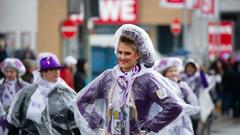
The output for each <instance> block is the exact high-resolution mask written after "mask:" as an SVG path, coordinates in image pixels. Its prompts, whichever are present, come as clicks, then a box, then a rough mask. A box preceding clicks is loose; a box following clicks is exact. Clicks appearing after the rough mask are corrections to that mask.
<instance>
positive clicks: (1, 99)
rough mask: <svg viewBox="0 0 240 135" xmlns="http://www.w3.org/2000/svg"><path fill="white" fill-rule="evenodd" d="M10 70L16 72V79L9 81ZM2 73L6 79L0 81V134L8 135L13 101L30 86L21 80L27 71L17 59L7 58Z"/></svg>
mask: <svg viewBox="0 0 240 135" xmlns="http://www.w3.org/2000/svg"><path fill="white" fill-rule="evenodd" d="M8 68H11V69H14V70H15V71H16V76H15V77H14V78H11V79H9V78H8V77H7V76H6V75H7V69H8ZM1 71H2V73H3V74H4V75H5V77H4V79H2V80H1V81H0V83H1V84H0V104H1V105H0V110H1V114H0V134H1V135H5V134H7V133H8V128H9V127H10V125H9V124H8V122H7V114H8V112H9V107H10V105H11V103H12V100H13V98H14V97H15V95H16V93H17V92H19V91H20V90H21V89H22V88H23V87H24V86H26V85H28V83H27V82H25V81H23V80H21V79H20V76H22V75H23V74H24V73H25V71H26V69H25V67H24V65H23V63H22V62H21V61H20V60H19V59H17V58H6V59H5V60H4V61H3V63H2V67H1Z"/></svg>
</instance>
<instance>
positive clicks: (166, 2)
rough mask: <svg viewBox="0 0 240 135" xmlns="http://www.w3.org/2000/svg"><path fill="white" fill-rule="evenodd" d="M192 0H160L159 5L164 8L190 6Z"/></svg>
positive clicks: (191, 5)
mask: <svg viewBox="0 0 240 135" xmlns="http://www.w3.org/2000/svg"><path fill="white" fill-rule="evenodd" d="M193 4H194V2H193V0H160V5H161V6H162V7H166V8H177V9H183V8H192V7H193Z"/></svg>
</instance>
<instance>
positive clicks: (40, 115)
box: [7, 53, 77, 135]
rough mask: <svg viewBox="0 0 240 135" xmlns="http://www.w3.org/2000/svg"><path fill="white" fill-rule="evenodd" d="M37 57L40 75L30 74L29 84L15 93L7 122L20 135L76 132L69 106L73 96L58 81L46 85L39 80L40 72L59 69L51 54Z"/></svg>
mask: <svg viewBox="0 0 240 135" xmlns="http://www.w3.org/2000/svg"><path fill="white" fill-rule="evenodd" d="M38 57H39V58H38V59H39V60H38V64H39V70H40V71H37V70H36V71H34V72H33V75H34V81H33V84H31V85H28V86H26V87H24V88H23V89H22V90H21V91H20V92H19V93H17V95H16V97H15V98H14V100H13V102H12V104H11V106H10V109H9V114H8V116H7V120H8V122H9V123H11V124H12V125H14V126H15V127H16V128H18V129H19V130H20V132H21V134H23V135H72V134H73V133H74V130H75V129H77V126H76V123H75V120H74V113H73V109H72V107H71V106H70V103H71V101H72V99H73V98H74V97H75V92H74V91H73V90H72V89H71V88H70V87H69V86H68V85H67V84H66V83H65V82H64V81H63V80H62V79H61V78H60V77H58V78H56V81H47V80H46V79H45V78H44V77H43V76H42V74H43V73H42V72H45V71H47V72H49V71H48V70H51V69H54V70H56V69H59V68H61V65H60V63H59V61H58V59H57V57H56V56H55V55H54V54H52V53H40V54H39V56H38ZM40 72H41V73H40ZM54 72H57V71H54ZM10 132H14V131H13V130H10Z"/></svg>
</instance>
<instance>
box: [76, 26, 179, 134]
mask: <svg viewBox="0 0 240 135" xmlns="http://www.w3.org/2000/svg"><path fill="white" fill-rule="evenodd" d="M122 34H124V35H126V36H128V37H130V38H132V39H134V40H135V42H136V46H137V48H138V50H139V53H140V62H139V64H137V65H136V66H135V67H133V68H132V70H131V71H129V72H122V71H121V69H120V67H119V65H116V66H115V67H114V68H113V69H109V70H106V71H104V72H103V73H102V74H101V75H99V76H98V77H97V78H96V79H95V80H93V81H92V82H91V83H90V84H88V85H87V86H86V87H85V88H83V89H82V90H81V91H80V92H79V93H78V95H77V97H76V99H75V100H74V109H75V110H74V112H75V119H76V121H77V124H78V126H79V128H80V130H81V133H82V134H84V135H95V134H100V133H101V132H102V129H104V130H105V132H110V133H111V134H112V135H130V134H134V133H139V132H140V130H142V129H148V130H149V131H150V133H149V134H154V132H155V133H156V132H159V131H160V130H161V129H163V128H164V127H165V126H167V125H168V124H169V123H171V122H172V121H173V120H175V119H176V118H177V117H178V116H179V115H180V113H181V112H182V102H181V101H180V99H179V98H178V97H177V96H176V94H174V92H173V90H172V87H170V86H169V85H170V82H169V81H168V80H166V79H165V78H164V77H162V76H161V75H160V74H158V73H157V72H156V71H154V70H153V69H152V68H151V67H152V66H153V64H154V59H153V51H154V50H153V45H152V43H151V40H150V38H149V36H148V35H147V33H146V32H145V31H144V30H143V29H141V28H139V27H137V26H135V25H131V24H126V25H123V26H121V27H120V28H119V29H118V30H117V32H116V33H115V36H114V38H115V40H114V41H115V42H114V44H115V53H116V54H117V48H118V42H119V37H120V36H121V35H122ZM133 107H136V110H137V118H136V117H134V112H133V111H132V108H133ZM160 108H161V110H160ZM109 109H112V114H111V115H110V117H109V116H108V114H107V112H108V110H109ZM150 114H152V115H150Z"/></svg>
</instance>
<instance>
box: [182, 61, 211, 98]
mask: <svg viewBox="0 0 240 135" xmlns="http://www.w3.org/2000/svg"><path fill="white" fill-rule="evenodd" d="M190 63H191V64H193V65H194V66H195V67H196V70H197V71H196V72H195V73H194V74H192V75H190V74H187V73H186V72H183V73H182V74H181V80H183V81H185V82H186V83H187V84H188V85H189V86H190V88H191V89H192V90H193V92H194V93H195V94H196V95H197V97H199V93H200V91H201V90H203V89H204V88H207V87H208V81H207V79H206V75H205V73H204V72H203V71H199V65H198V63H197V62H196V60H194V59H192V58H189V59H187V61H186V66H187V65H188V64H190ZM186 66H185V67H186Z"/></svg>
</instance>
